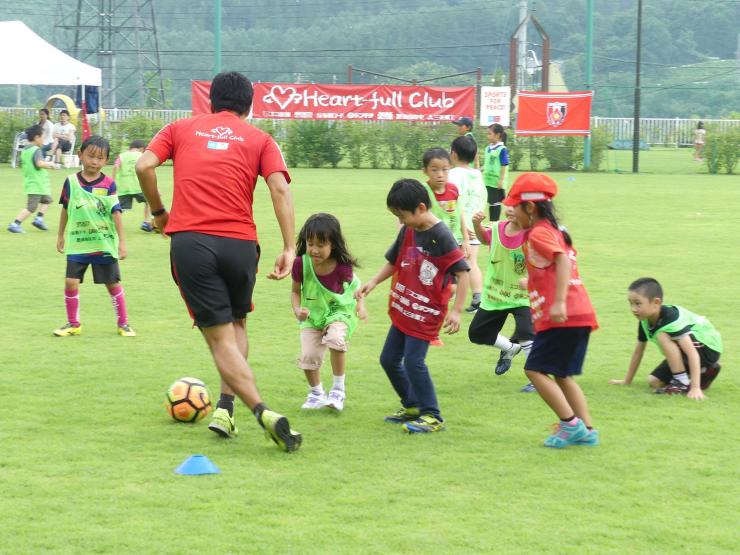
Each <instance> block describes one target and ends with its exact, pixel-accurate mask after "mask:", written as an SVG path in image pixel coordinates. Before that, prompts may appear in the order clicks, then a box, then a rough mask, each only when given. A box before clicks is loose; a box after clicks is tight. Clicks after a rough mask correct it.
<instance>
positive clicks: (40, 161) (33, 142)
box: [8, 125, 59, 233]
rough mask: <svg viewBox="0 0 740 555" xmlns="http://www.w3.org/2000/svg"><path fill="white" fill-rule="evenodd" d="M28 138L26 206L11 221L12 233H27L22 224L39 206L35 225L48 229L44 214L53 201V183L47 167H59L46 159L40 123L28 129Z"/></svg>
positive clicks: (24, 162)
mask: <svg viewBox="0 0 740 555" xmlns="http://www.w3.org/2000/svg"><path fill="white" fill-rule="evenodd" d="M26 139H28V143H29V145H28V146H27V147H26V149H25V150H24V151H23V152H22V153H21V168H23V190H24V191H25V193H26V195H27V196H28V200H27V203H26V207H25V208H24V209H23V210H21V212H20V214H18V216H17V217H16V218H15V220H13V221H12V222H10V224H9V225H8V231H10V232H11V233H25V231H24V230H23V228H22V227H21V224H22V223H23V220H25V219H26V218H28V217H29V216H30V215H31V214H33V213H34V212H35V211H36V208H38V210H39V211H38V214H36V217H35V218H34V220H33V223H32V225H33V227H35V228H36V229H40V230H41V231H48V230H49V228H48V227H46V223H44V214H45V213H46V211H47V210H48V208H49V205H50V204H51V203H52V198H51V183H50V182H49V173H48V172H47V171H46V170H47V168H50V169H59V165H58V164H54V163H53V162H46V161H44V155H43V153H42V151H41V146H42V145H43V141H44V129H43V128H42V127H41V126H40V125H32V126H31V127H29V128H28V129H26Z"/></svg>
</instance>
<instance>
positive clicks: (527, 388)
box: [519, 382, 537, 393]
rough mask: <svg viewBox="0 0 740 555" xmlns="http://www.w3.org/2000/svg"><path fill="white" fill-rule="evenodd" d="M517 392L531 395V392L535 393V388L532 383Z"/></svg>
mask: <svg viewBox="0 0 740 555" xmlns="http://www.w3.org/2000/svg"><path fill="white" fill-rule="evenodd" d="M519 391H521V392H522V393H532V392H533V391H537V388H536V387H535V386H534V384H533V383H532V382H529V383H528V384H527V385H525V386H524V387H522V388H521V389H520V390H519Z"/></svg>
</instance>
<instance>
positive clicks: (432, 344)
mask: <svg viewBox="0 0 740 555" xmlns="http://www.w3.org/2000/svg"><path fill="white" fill-rule="evenodd" d="M444 345H445V344H444V343H443V342H442V340H441V339H440V338H439V337H436V338H435V339H432V340H431V341H430V342H429V346H430V347H444Z"/></svg>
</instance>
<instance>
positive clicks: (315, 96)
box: [192, 81, 475, 122]
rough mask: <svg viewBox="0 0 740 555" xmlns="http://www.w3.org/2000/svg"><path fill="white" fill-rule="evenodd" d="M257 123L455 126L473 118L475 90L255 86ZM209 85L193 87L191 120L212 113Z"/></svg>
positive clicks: (307, 85)
mask: <svg viewBox="0 0 740 555" xmlns="http://www.w3.org/2000/svg"><path fill="white" fill-rule="evenodd" d="M253 86H254V101H253V103H252V117H253V118H267V119H316V120H318V119H332V120H376V121H381V120H382V121H394V120H395V121H450V122H451V121H454V120H456V119H458V118H460V117H463V116H467V117H470V116H471V114H473V113H474V104H475V88H474V87H412V86H397V85H322V84H301V85H295V84H284V83H255V84H254V85H253ZM209 91H210V83H209V82H208V81H193V82H192V105H193V114H194V115H197V114H203V113H209V112H210V111H211V105H210V100H209V98H208V93H209Z"/></svg>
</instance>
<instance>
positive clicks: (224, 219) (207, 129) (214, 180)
mask: <svg viewBox="0 0 740 555" xmlns="http://www.w3.org/2000/svg"><path fill="white" fill-rule="evenodd" d="M147 150H150V151H151V152H152V153H153V154H154V155H155V156H156V157H157V158H159V160H160V162H164V161H165V160H168V159H170V158H171V159H172V161H173V163H174V181H175V186H174V195H173V198H172V209H171V210H170V217H169V221H168V222H167V228H166V229H165V232H166V233H177V232H178V231H197V232H200V233H206V234H208V235H219V236H222V237H233V238H235V239H246V240H257V227H256V226H255V223H254V218H253V215H252V203H253V200H254V187H255V184H256V182H257V177H258V176H262V177H264V178H267V177H269V176H270V175H271V174H273V173H275V172H282V173H283V174H284V175H285V179H286V180H287V181H288V182H290V176H289V175H288V168H287V167H286V165H285V160H284V159H283V155H282V153H281V152H280V148H279V147H278V145H277V143H275V141H274V140H273V139H272V137H271V136H270V135H269V134H267V133H265V132H263V131H261V130H259V129H257V128H256V127H254V126H252V125H250V124H248V123H247V122H245V121H244V120H243V119H241V118H240V117H239V116H237V115H236V114H234V113H232V112H227V111H224V112H218V113H217V114H203V115H199V116H195V117H192V118H186V119H181V120H177V121H175V122H173V123H170V124H169V125H167V126H165V127H164V128H162V130H161V131H160V132H159V133H158V134H157V136H156V137H154V139H153V140H152V142H151V143H149V146H148V147H147Z"/></svg>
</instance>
